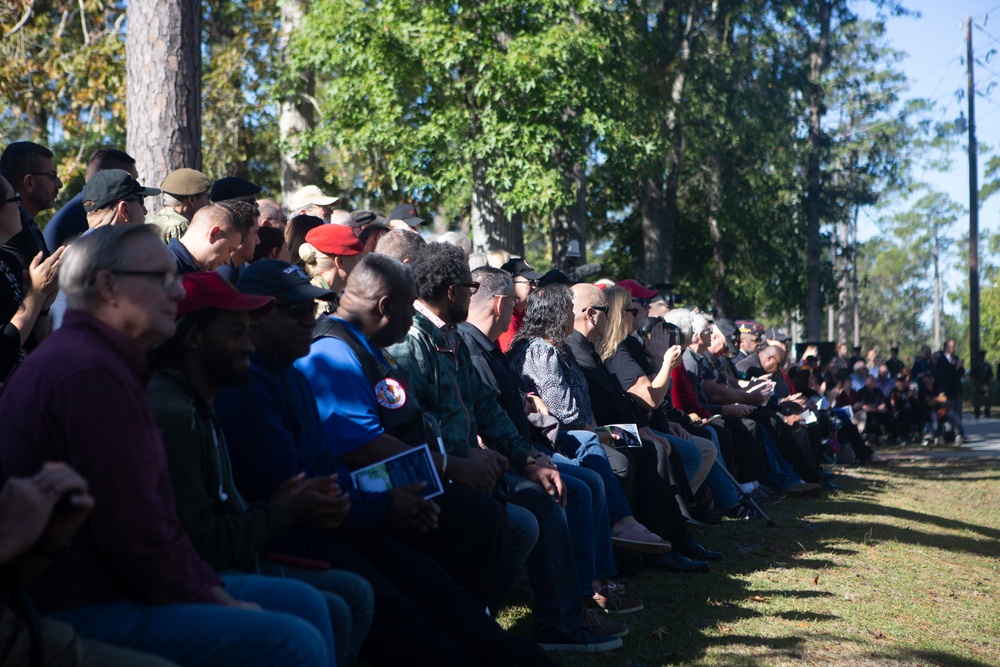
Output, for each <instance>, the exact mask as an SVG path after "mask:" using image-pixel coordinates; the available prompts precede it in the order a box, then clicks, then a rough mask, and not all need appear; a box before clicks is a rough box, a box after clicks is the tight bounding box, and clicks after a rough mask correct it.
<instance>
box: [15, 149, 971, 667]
mask: <svg viewBox="0 0 1000 667" xmlns="http://www.w3.org/2000/svg"><path fill="white" fill-rule="evenodd" d="M87 173H88V179H87V181H86V183H85V185H84V188H83V191H82V193H80V194H79V196H77V197H74V198H73V199H72V200H70V201H69V203H67V204H66V206H64V207H63V208H62V209H60V211H59V212H58V213H57V214H56V216H55V217H53V219H52V221H50V222H49V224H48V225H47V226H46V227H45V230H44V234H43V232H42V230H41V229H39V227H38V225H36V224H35V222H34V216H35V215H37V214H38V213H40V212H41V211H43V210H45V209H47V208H52V207H54V203H55V200H56V197H57V194H58V191H59V189H60V188H61V185H62V183H61V181H60V179H59V177H58V174H57V172H56V170H55V167H54V165H53V161H52V153H51V152H50V151H48V150H47V149H46V148H45V147H43V146H40V145H38V144H33V143H30V142H18V143H16V144H12V145H11V146H9V147H8V148H7V149H6V150H5V151H4V153H3V156H2V158H0V207H2V208H0V240H2V241H3V242H4V244H5V245H4V248H3V250H2V251H0V307H2V311H0V317H2V318H3V324H4V329H3V337H2V338H0V341H2V343H0V345H2V347H0V382H3V391H2V394H0V424H2V429H3V438H2V444H0V471H2V480H3V491H2V493H0V517H6V519H5V520H4V521H0V547H2V549H3V554H2V560H0V564H3V567H4V568H5V572H6V574H7V576H6V577H5V580H4V584H3V586H4V592H5V596H4V601H3V602H2V604H0V615H2V616H3V619H4V624H3V626H2V630H0V631H2V632H3V633H4V637H3V640H4V646H8V645H9V646H11V647H12V649H11V651H10V652H9V653H4V654H3V656H0V664H3V665H7V664H12V665H13V664H38V665H76V664H81V665H118V664H130V665H171V664H177V665H224V666H225V665H239V666H240V667H249V666H253V665H279V666H280V665H317V666H318V665H338V664H339V665H350V664H354V663H355V662H357V661H362V662H365V663H367V664H386V665H395V664H400V663H402V662H403V661H404V660H414V659H415V660H416V661H417V662H418V663H420V664H423V663H426V664H448V665H472V664H483V665H548V664H553V663H552V661H551V658H550V657H549V655H548V652H550V651H587V652H605V651H613V650H615V649H617V648H619V647H621V646H622V645H623V638H625V637H626V636H627V635H628V633H629V629H630V628H629V623H628V619H629V618H630V616H629V615H630V614H638V613H642V612H643V610H644V609H645V608H646V606H647V604H648V602H645V601H644V599H643V598H644V596H643V591H641V590H638V589H636V588H635V587H630V588H629V589H628V590H626V589H625V586H624V584H623V583H622V580H621V579H620V578H619V573H620V572H621V571H622V568H623V567H625V566H628V567H636V568H652V569H656V570H659V571H662V572H665V573H669V574H666V575H664V576H688V575H692V574H694V573H699V572H705V571H708V570H710V569H711V568H712V563H713V562H717V561H719V560H722V559H723V558H724V557H725V556H724V550H720V551H716V550H712V549H709V548H706V547H704V546H702V544H700V543H699V539H700V538H699V537H698V535H696V533H695V531H697V533H698V534H701V535H709V534H710V532H711V531H712V530H714V529H712V528H710V527H705V526H704V524H711V523H721V522H722V521H724V520H728V521H750V520H754V519H757V518H759V517H761V516H762V507H763V506H764V505H767V504H773V503H776V502H778V501H780V500H781V499H782V498H784V497H786V496H801V497H814V496H817V495H819V494H820V493H822V492H823V490H824V489H836V488H839V487H838V486H837V485H836V484H835V482H834V481H833V479H832V477H831V475H830V473H829V472H828V471H826V470H824V469H823V468H822V467H821V466H822V464H824V463H826V461H827V457H828V456H829V452H830V451H831V448H833V449H840V450H841V451H844V452H847V451H850V452H851V453H852V454H851V455H852V456H853V457H856V458H857V459H861V460H864V459H868V458H870V457H871V454H872V451H871V449H870V448H869V445H870V444H873V439H874V436H877V434H878V433H880V432H884V434H885V435H886V437H905V435H906V434H910V433H913V432H917V433H919V432H923V430H925V429H926V428H928V427H927V426H926V424H927V422H928V421H929V417H928V415H929V414H930V415H933V416H934V418H935V420H936V421H933V422H931V426H930V428H932V429H940V428H942V426H941V424H942V423H951V424H953V425H954V428H955V429H958V431H959V433H960V429H961V419H960V404H958V405H957V407H956V403H954V398H953V384H954V381H955V377H956V374H957V377H958V378H959V379H960V376H961V372H960V370H957V369H960V368H961V362H960V360H957V359H955V358H954V355H953V350H954V343H953V342H949V345H948V346H946V347H945V351H944V352H943V353H942V354H941V355H940V357H939V358H938V359H936V360H931V359H930V358H929V357H930V355H929V351H928V363H926V364H925V366H926V367H927V370H926V371H925V373H924V375H922V376H921V377H920V378H919V379H918V377H917V376H912V377H913V379H914V383H916V384H919V386H918V387H914V386H912V385H911V383H910V381H909V378H910V377H911V375H907V372H908V371H907V370H906V369H905V368H903V367H902V366H899V367H897V365H896V357H895V355H894V356H893V358H891V359H889V360H886V362H885V363H877V364H875V365H873V366H872V368H873V373H871V374H868V373H867V372H866V373H865V374H864V375H863V376H861V375H858V378H860V380H861V382H860V384H858V385H857V386H855V385H854V382H853V380H852V371H853V370H854V365H853V363H852V362H851V361H850V360H848V359H847V358H846V357H844V358H843V360H842V363H841V360H840V357H838V358H837V359H835V360H834V361H833V362H832V365H831V366H830V367H829V368H822V369H821V367H820V365H819V363H818V362H817V361H816V360H815V359H811V360H810V359H807V360H806V361H805V362H804V363H802V364H798V365H792V364H790V360H789V354H790V340H789V337H788V336H786V335H785V334H784V332H782V331H781V330H780V329H775V328H771V329H765V328H764V327H763V326H762V325H760V324H758V323H757V322H755V321H751V320H739V321H735V322H734V321H731V320H728V319H725V318H722V319H713V318H711V317H709V316H708V315H707V314H705V313H701V312H698V311H696V310H688V309H677V308H674V309H671V308H670V307H669V306H668V305H667V303H666V302H665V301H663V300H662V299H661V298H660V296H659V295H658V293H657V292H656V291H655V290H652V289H648V288H646V287H644V286H643V285H642V284H640V283H638V282H637V281H635V280H632V279H624V280H620V281H614V280H610V279H606V280H602V281H600V282H601V284H600V285H596V284H586V283H579V284H572V282H571V281H570V279H569V278H568V277H567V275H566V274H565V273H563V272H561V271H558V270H553V271H550V272H549V273H546V274H542V273H541V272H539V271H536V270H535V269H534V268H533V267H532V266H531V265H530V264H529V263H528V262H527V261H525V259H524V258H521V257H516V256H511V255H510V254H509V253H505V252H499V251H497V252H491V253H489V254H486V255H483V256H482V257H479V258H478V260H479V261H472V262H470V256H469V248H468V247H467V245H468V244H467V243H463V242H462V241H463V240H464V239H461V238H460V237H457V235H454V236H455V237H456V238H444V239H439V240H438V241H437V242H431V243H428V242H427V241H426V239H425V237H424V236H423V235H422V234H421V231H420V225H421V224H422V223H423V222H424V221H423V220H422V219H421V218H420V217H419V216H418V214H417V212H416V209H415V208H413V207H412V206H409V205H402V206H399V207H397V208H396V209H394V210H393V211H392V212H391V213H390V214H389V215H388V216H385V217H383V216H381V215H380V214H379V213H377V212H374V211H354V212H348V211H345V210H343V209H342V208H338V205H340V201H339V199H338V198H337V197H334V196H330V195H327V194H324V193H323V191H322V190H321V189H320V188H319V187H316V186H307V187H305V188H302V189H301V190H300V191H299V192H297V193H295V195H294V196H293V197H292V198H291V199H290V200H289V201H288V202H286V203H285V206H284V207H282V206H281V205H280V204H279V203H278V202H277V201H275V200H273V199H269V198H261V197H260V195H261V189H260V188H259V187H258V186H256V185H254V184H253V183H249V182H247V181H245V180H243V179H239V178H234V177H229V178H224V179H219V180H217V181H214V182H213V181H212V180H211V179H209V178H208V177H207V176H206V175H205V174H203V173H201V172H200V171H197V170H194V169H188V168H185V169H178V170H176V171H174V172H172V173H171V174H169V175H168V176H167V177H166V179H164V181H163V182H162V183H161V184H160V187H159V188H153V187H148V186H146V185H143V184H141V183H140V182H139V180H138V175H137V174H136V170H135V161H134V160H132V158H131V157H130V156H128V155H127V154H126V153H124V152H122V151H120V150H116V149H100V150H98V151H97V152H95V153H94V155H93V156H92V157H91V160H90V162H89V164H88V172H87ZM160 194H163V195H165V196H164V203H165V206H164V207H163V209H161V210H160V211H157V212H156V214H155V215H153V216H151V217H150V219H149V220H146V213H147V211H146V207H145V203H144V199H145V198H146V197H150V196H156V195H160ZM473 259H474V260H475V259H477V258H473ZM473 264H475V265H476V266H475V267H474V266H473ZM651 312H655V313H657V315H651V314H650V313H651ZM878 361H879V362H880V360H878ZM946 365H947V366H946ZM914 367H916V364H914ZM861 368H862V369H867V366H866V365H865V364H864V363H862V366H861ZM948 368H952V369H953V371H952V374H951V375H948ZM848 369H851V370H848ZM824 372H826V373H827V374H828V375H829V373H832V374H833V375H832V377H831V378H827V377H824V376H823V373H824ZM928 378H930V380H928ZM827 387H829V391H827ZM960 395H961V394H960V390H959V394H958V396H959V397H960ZM959 400H960V398H959ZM836 406H844V407H850V408H852V409H853V413H854V415H856V416H860V415H864V416H865V417H866V419H865V420H864V421H865V423H864V424H863V433H864V437H862V435H861V431H859V429H858V428H857V426H856V425H855V420H854V419H852V418H851V417H850V416H848V417H844V413H843V412H838V411H837V410H836V409H835V408H836ZM941 410H943V411H944V412H943V414H941V417H940V418H938V414H939V412H940V411H941ZM956 410H957V411H958V413H959V415H956V414H955V411H956ZM866 440H867V444H866ZM415 450H419V451H420V456H422V457H424V458H423V459H421V460H423V461H426V468H425V469H424V470H423V473H422V474H423V475H424V476H423V477H421V478H420V479H419V480H417V481H410V482H408V483H404V484H400V485H397V486H393V487H392V488H372V487H368V486H365V485H364V484H362V483H360V482H358V481H357V480H356V478H355V473H357V472H358V471H359V470H361V469H366V468H368V467H369V466H373V465H374V466H378V465H381V464H382V462H384V461H385V460H386V459H390V458H393V457H397V456H401V455H409V454H413V453H414V451H415ZM431 469H433V470H432V471H431ZM431 472H433V474H430V473H431ZM359 479H360V478H359ZM437 484H440V488H439V489H435V491H436V493H434V494H429V491H431V490H432V489H431V487H434V486H435V485H437ZM22 516H23V517H25V518H23V519H22V518H20V517H22ZM28 526H30V530H28V528H27V527H28ZM716 542H721V540H719V539H718V536H717V538H716ZM522 570H523V571H525V572H526V573H527V583H528V586H529V588H530V592H531V596H532V598H533V602H532V603H531V627H530V631H529V632H528V633H527V636H523V634H512V633H510V632H507V631H505V630H504V629H503V628H501V626H500V625H498V624H497V622H496V620H495V619H496V614H497V612H498V611H499V610H500V609H501V608H503V606H504V604H505V600H507V599H508V596H509V595H510V593H511V590H512V589H513V588H514V586H515V584H516V581H517V580H518V579H519V577H520V575H521V573H522ZM666 622H668V623H669V621H666Z"/></svg>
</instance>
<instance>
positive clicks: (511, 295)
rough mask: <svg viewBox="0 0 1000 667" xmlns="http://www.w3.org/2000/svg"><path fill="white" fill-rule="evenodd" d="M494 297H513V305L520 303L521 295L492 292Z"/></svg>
mask: <svg viewBox="0 0 1000 667" xmlns="http://www.w3.org/2000/svg"><path fill="white" fill-rule="evenodd" d="M493 298H494V299H514V305H515V306H516V305H517V304H519V303H521V297H519V296H514V295H513V294H494V295H493Z"/></svg>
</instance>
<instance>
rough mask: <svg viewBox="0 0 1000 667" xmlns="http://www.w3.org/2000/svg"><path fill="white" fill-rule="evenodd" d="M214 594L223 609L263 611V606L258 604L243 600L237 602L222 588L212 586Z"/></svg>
mask: <svg viewBox="0 0 1000 667" xmlns="http://www.w3.org/2000/svg"><path fill="white" fill-rule="evenodd" d="M212 593H214V594H215V597H216V598H217V599H218V600H219V604H221V605H222V606H223V607H232V608H233V609H245V610H246V611H263V610H262V609H261V606H260V605H259V604H257V603H256V602H245V601H243V600H237V599H236V598H234V597H233V596H232V595H230V594H229V593H228V592H227V591H226V589H225V588H223V587H222V586H212Z"/></svg>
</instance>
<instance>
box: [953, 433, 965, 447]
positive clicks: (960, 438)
mask: <svg viewBox="0 0 1000 667" xmlns="http://www.w3.org/2000/svg"><path fill="white" fill-rule="evenodd" d="M964 444H965V436H964V435H958V436H955V446H956V447H961V446H962V445H964Z"/></svg>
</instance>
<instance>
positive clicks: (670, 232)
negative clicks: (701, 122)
mask: <svg viewBox="0 0 1000 667" xmlns="http://www.w3.org/2000/svg"><path fill="white" fill-rule="evenodd" d="M699 10H700V3H699V2H698V1H697V0H692V2H691V3H690V5H689V6H688V13H687V16H686V17H685V16H683V14H682V12H681V2H678V3H677V14H676V17H675V18H676V20H675V22H674V26H675V34H674V37H675V39H676V44H677V45H678V53H677V54H676V56H675V63H674V66H673V67H674V75H673V79H672V80H671V81H670V85H669V90H670V103H669V108H668V110H667V113H666V118H665V119H664V123H663V131H664V135H665V136H666V138H667V164H666V182H665V183H663V182H662V180H663V177H662V176H661V175H660V174H661V172H662V168H661V167H659V166H657V167H656V168H654V169H653V170H652V171H650V172H649V174H648V175H647V177H646V182H645V183H644V185H643V186H642V187H641V188H640V189H641V191H642V194H641V196H642V245H643V253H642V256H643V279H644V280H645V281H646V283H647V284H649V285H660V286H666V285H671V286H672V285H673V281H674V240H675V238H676V234H677V220H678V218H679V217H680V214H679V212H678V210H677V189H678V187H679V184H680V174H681V158H682V157H683V154H684V133H683V131H682V128H681V121H680V110H681V108H682V104H683V101H684V85H685V83H686V80H687V78H686V72H687V68H688V63H689V61H690V60H691V42H692V40H693V39H694V32H695V31H694V24H695V16H696V15H697V14H698V12H699ZM666 17H667V12H666V7H665V6H663V7H661V10H660V11H659V12H658V19H659V20H658V25H663V26H664V27H665V26H666V25H667V22H666V21H665V19H666Z"/></svg>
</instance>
